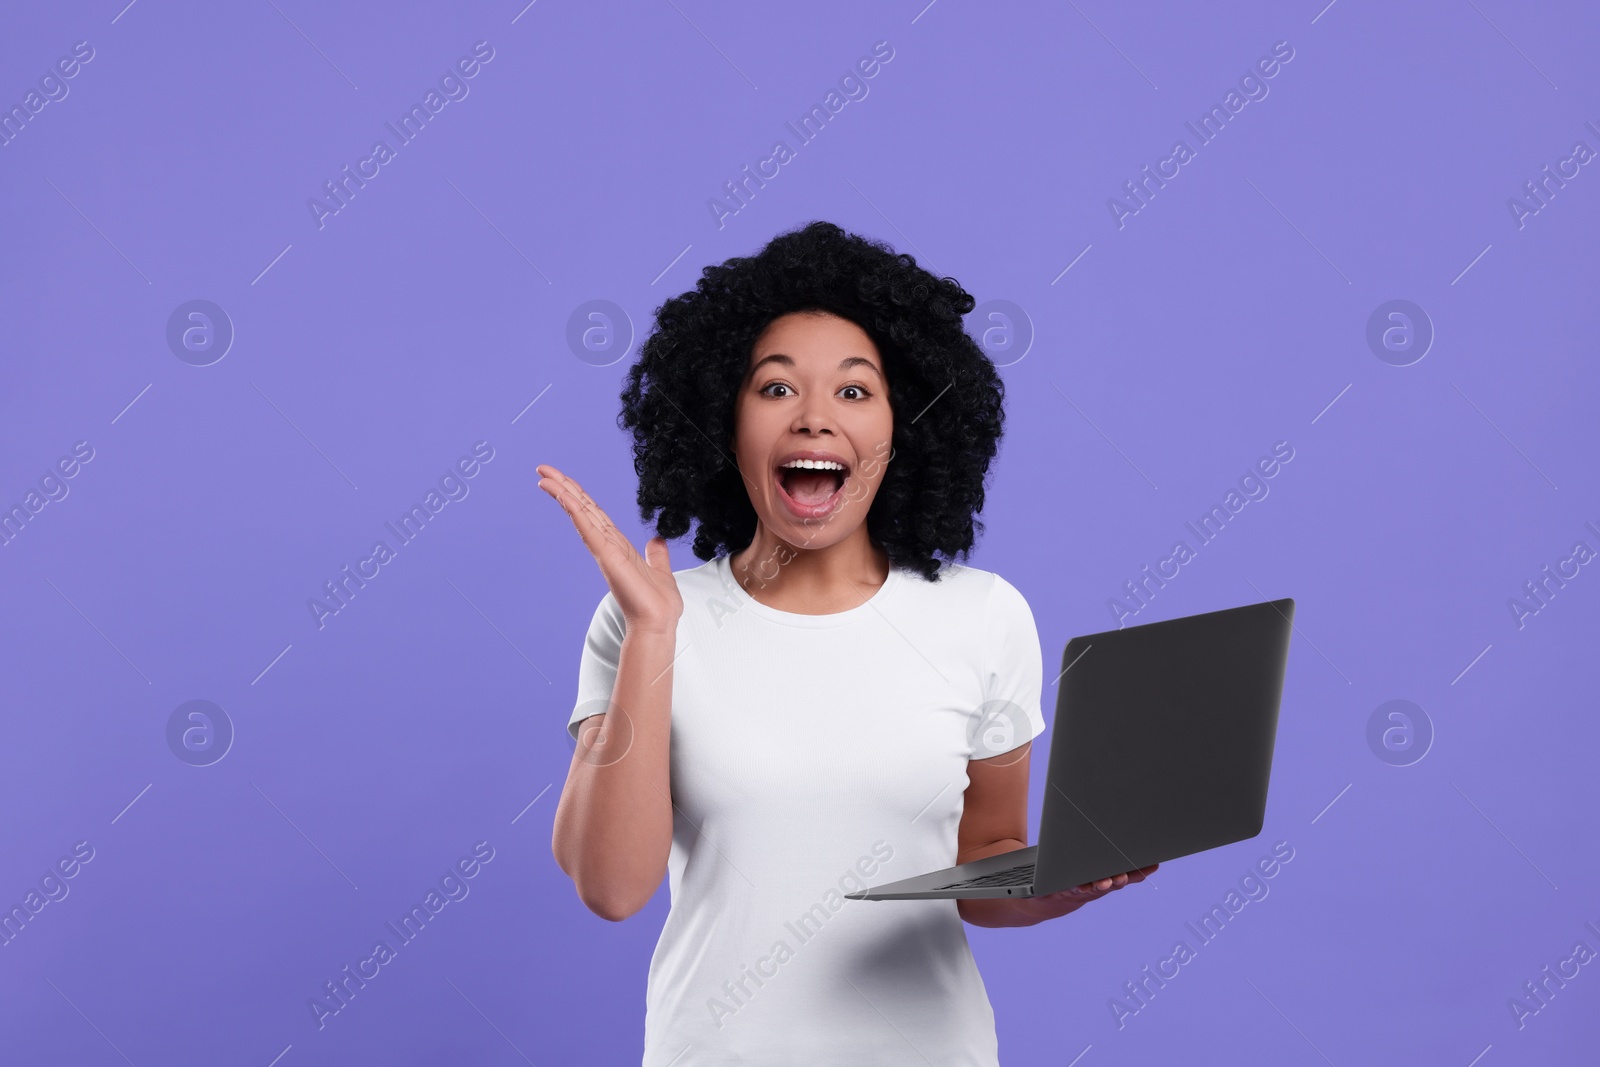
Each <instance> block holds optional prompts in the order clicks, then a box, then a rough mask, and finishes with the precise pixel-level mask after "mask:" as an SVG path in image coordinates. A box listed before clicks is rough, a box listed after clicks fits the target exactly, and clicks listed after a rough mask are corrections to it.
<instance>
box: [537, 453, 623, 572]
mask: <svg viewBox="0 0 1600 1067" xmlns="http://www.w3.org/2000/svg"><path fill="white" fill-rule="evenodd" d="M538 470H539V472H540V473H541V474H543V475H544V477H542V478H540V479H539V488H541V489H543V490H544V491H545V492H547V493H549V494H550V495H551V496H553V497H555V499H556V502H557V503H559V504H560V505H561V507H562V510H564V511H565V512H566V513H567V517H568V518H570V519H571V520H572V524H573V525H574V526H576V527H577V529H578V534H579V536H581V537H582V538H583V541H584V544H586V545H588V546H589V550H590V551H591V552H594V551H596V550H597V549H599V548H600V547H601V545H602V544H605V543H610V544H613V545H615V544H617V543H618V541H619V539H620V540H621V542H622V543H624V544H626V543H627V539H626V538H623V537H622V534H621V531H619V530H618V529H617V528H616V526H615V524H613V523H612V521H611V519H610V518H609V517H608V516H607V515H606V513H605V512H604V511H602V510H600V505H598V504H596V503H595V502H594V500H593V499H591V498H590V496H589V494H588V493H587V492H585V491H584V488H583V486H581V485H579V484H578V483H577V482H576V481H574V480H573V479H572V478H570V477H568V476H567V475H565V474H562V473H561V472H560V471H559V470H556V469H555V468H554V467H551V466H549V465H548V464H540V465H539V467H538ZM632 547H633V546H632V545H628V548H630V549H631V548H632Z"/></svg>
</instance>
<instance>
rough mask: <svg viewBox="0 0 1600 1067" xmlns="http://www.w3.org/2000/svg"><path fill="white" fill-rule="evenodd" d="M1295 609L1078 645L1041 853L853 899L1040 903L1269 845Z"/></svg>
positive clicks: (1060, 723) (1005, 856) (1273, 604)
mask: <svg viewBox="0 0 1600 1067" xmlns="http://www.w3.org/2000/svg"><path fill="white" fill-rule="evenodd" d="M1293 620H1294V601H1293V600H1292V599H1288V598H1285V599H1282V600H1269V601H1265V602H1263V603H1260V604H1247V605H1244V606H1242V607H1237V608H1227V609H1225V610H1222V611H1211V612H1206V613H1205V614H1203V615H1189V616H1186V617H1184V618H1181V619H1168V620H1166V621H1163V622H1152V623H1146V624H1144V625H1142V626H1129V627H1125V628H1123V629H1120V630H1107V631H1106V632H1104V633H1098V634H1087V635H1085V636H1082V637H1074V638H1073V639H1072V640H1070V641H1068V642H1067V647H1066V650H1065V651H1064V652H1063V653H1062V656H1061V674H1060V675H1059V678H1058V680H1059V682H1060V688H1059V689H1058V691H1057V695H1056V716H1055V723H1054V734H1055V736H1054V737H1053V738H1051V741H1050V765H1049V770H1048V771H1047V774H1046V779H1045V795H1044V810H1043V813H1042V814H1041V816H1040V820H1039V836H1038V838H1037V841H1038V843H1037V844H1035V845H1030V846H1028V847H1027V848H1021V849H1017V850H1016V851H1013V852H1003V853H1000V854H999V855H995V856H986V857H984V858H983V859H979V860H974V861H972V862H971V863H963V864H960V865H959V866H956V867H947V868H945V869H944V870H942V871H933V872H932V873H930V874H922V875H918V876H916V877H914V878H906V879H903V880H901V881H898V882H890V883H888V884H887V885H880V886H874V887H872V888H870V889H866V890H861V891H857V892H853V893H847V894H845V895H846V896H847V897H850V898H852V899H856V900H941V899H960V898H967V899H973V898H992V897H1032V896H1043V895H1044V894H1047V893H1055V892H1059V891H1061V890H1063V889H1070V888H1072V887H1074V886H1079V885H1084V884H1086V883H1088V882H1093V881H1096V880H1098V879H1101V878H1109V877H1111V876H1113V875H1118V874H1123V873H1125V872H1129V871H1135V870H1138V869H1140V868H1142V867H1148V866H1150V865H1151V864H1153V863H1164V862H1166V861H1167V860H1172V859H1177V858H1178V857H1180V856H1189V855H1193V854H1194V853H1196V852H1204V851H1206V850H1207V849H1212V848H1217V847H1219V846H1221V845H1227V844H1231V843H1233V842H1235V841H1244V840H1246V839H1248V838H1252V837H1255V836H1256V835H1257V834H1259V833H1261V827H1262V824H1263V822H1264V820H1265V818H1266V807H1267V780H1268V776H1269V775H1270V773H1271V771H1272V751H1273V744H1274V741H1275V739H1276V736H1277V730H1278V703H1279V701H1280V699H1281V698H1282V696H1283V677H1284V671H1285V669H1286V668H1287V666H1288V659H1289V636H1290V633H1291V623H1292V622H1293Z"/></svg>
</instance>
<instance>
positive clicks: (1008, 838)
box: [956, 741, 1040, 926]
mask: <svg viewBox="0 0 1600 1067" xmlns="http://www.w3.org/2000/svg"><path fill="white" fill-rule="evenodd" d="M1032 749H1033V742H1032V741H1029V742H1028V743H1027V744H1025V745H1023V746H1022V748H1021V749H1018V750H1014V751H1011V752H1005V753H1002V754H1001V755H998V756H991V757H990V758H988V759H975V760H968V761H967V791H966V793H965V795H964V798H963V802H962V803H963V807H962V811H961V825H960V826H959V827H958V828H957V830H956V862H957V863H971V862H972V861H973V860H981V859H983V858H984V857H985V856H993V855H995V854H996V853H999V852H1012V851H1015V850H1016V849H1019V848H1026V847H1027V845H1028V761H1029V758H1030V755H1031V753H1032ZM1018 903H1019V902H1018V901H1017V900H1015V899H1014V898H1009V897H998V898H995V899H993V900H957V901H956V911H957V912H958V913H959V914H960V915H961V917H962V918H963V919H965V920H966V921H967V922H969V923H971V924H972V925H974V926H1032V925H1033V924H1034V923H1036V922H1039V921H1040V920H1039V919H1035V918H1029V917H1028V916H1026V915H1024V914H1022V913H1020V912H1018V910H1017V908H1016V905H1017V904H1018Z"/></svg>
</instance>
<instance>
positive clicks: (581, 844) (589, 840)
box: [538, 464, 683, 922]
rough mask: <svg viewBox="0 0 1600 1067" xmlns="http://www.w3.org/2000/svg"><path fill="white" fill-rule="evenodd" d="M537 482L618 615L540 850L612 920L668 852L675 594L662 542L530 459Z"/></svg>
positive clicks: (650, 890) (678, 602)
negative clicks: (600, 692)
mask: <svg viewBox="0 0 1600 1067" xmlns="http://www.w3.org/2000/svg"><path fill="white" fill-rule="evenodd" d="M538 470H539V476H540V477H539V488H541V489H543V490H545V491H546V492H547V493H549V494H550V495H551V496H553V497H554V498H555V499H556V500H557V501H559V502H560V504H561V507H562V509H563V510H565V511H566V513H567V515H568V516H569V517H570V518H571V519H572V523H573V525H574V526H575V527H576V528H577V531H578V534H579V535H580V536H581V537H582V538H583V543H584V545H585V546H586V547H587V548H588V549H589V551H590V552H592V553H593V554H594V558H595V562H596V563H598V564H599V566H600V572H601V573H602V574H603V575H605V579H606V584H607V585H609V586H610V587H611V595H612V596H613V597H614V598H615V600H616V602H617V607H618V609H619V610H620V611H621V612H622V616H623V619H624V625H623V633H622V646H621V648H620V649H619V650H618V653H617V678H616V682H615V683H614V684H613V685H612V687H611V700H610V703H609V704H608V706H607V709H606V711H605V712H604V713H602V714H600V715H591V716H589V718H587V719H584V720H583V721H582V722H581V723H580V724H579V726H578V747H577V750H576V751H575V752H573V754H572V763H571V765H570V766H569V767H568V768H567V784H566V785H565V786H563V787H562V789H561V802H560V804H558V805H557V806H556V820H555V828H554V830H552V831H551V834H550V850H551V851H552V852H553V853H554V854H555V858H556V863H557V864H559V865H560V867H561V869H562V870H563V871H565V872H567V874H568V875H569V876H570V877H571V878H572V881H573V884H574V885H575V886H576V887H577V889H578V897H579V898H580V899H581V900H582V901H583V902H584V904H585V905H587V906H588V908H589V910H590V911H592V912H594V913H595V914H596V915H599V916H600V917H601V918H603V919H609V920H611V921H612V922H620V921H621V920H623V919H626V918H627V917H628V916H630V915H632V914H633V913H634V912H636V911H638V910H639V909H640V908H642V907H644V906H645V904H646V903H647V902H648V901H649V899H650V897H651V895H652V894H654V893H655V891H656V887H657V886H659V885H660V884H661V878H662V875H664V874H665V873H666V870H667V857H668V856H669V855H670V854H671V851H672V786H671V774H670V768H669V765H668V761H667V756H668V746H669V741H670V738H671V731H672V660H673V651H674V646H675V645H676V644H677V632H678V619H679V618H680V617H682V615H683V597H682V596H681V595H680V594H679V592H678V585H677V581H676V579H675V578H674V577H673V574H672V563H671V560H670V559H669V558H668V552H667V542H666V539H665V538H662V537H652V538H651V539H650V541H649V542H648V543H647V544H646V545H645V552H644V555H643V556H641V555H640V554H639V553H638V552H637V551H636V550H635V549H634V547H633V545H632V544H631V543H630V542H629V541H628V539H627V538H626V537H624V536H623V535H622V532H621V531H620V530H618V529H617V527H616V524H615V523H613V522H612V521H611V519H610V517H609V516H607V515H606V513H605V512H604V511H602V510H600V506H599V505H598V504H596V503H595V502H594V501H593V500H592V499H590V497H589V494H588V493H586V492H584V490H583V486H581V485H579V484H578V483H577V482H575V481H573V480H572V479H571V478H569V477H567V476H566V475H565V474H562V473H561V472H560V471H559V470H557V469H556V468H554V467H552V466H550V465H549V464H540V466H539V468H538Z"/></svg>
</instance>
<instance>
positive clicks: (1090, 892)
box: [1066, 863, 1160, 896]
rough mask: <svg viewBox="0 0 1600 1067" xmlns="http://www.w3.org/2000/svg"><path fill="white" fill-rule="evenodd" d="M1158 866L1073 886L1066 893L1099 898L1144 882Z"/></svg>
mask: <svg viewBox="0 0 1600 1067" xmlns="http://www.w3.org/2000/svg"><path fill="white" fill-rule="evenodd" d="M1159 866H1160V864H1154V863H1153V864H1151V865H1150V866H1148V867H1141V868H1139V869H1138V870H1136V871H1128V872H1127V873H1125V874H1116V875H1112V876H1111V877H1109V878H1099V879H1096V880H1095V881H1093V882H1085V883H1083V884H1082V885H1080V886H1074V887H1073V888H1072V889H1069V890H1067V891H1066V892H1068V893H1072V894H1076V895H1078V896H1099V895H1101V894H1105V893H1110V892H1113V891H1114V890H1118V889H1121V888H1122V887H1123V886H1125V885H1127V884H1129V883H1130V882H1142V881H1144V880H1145V878H1146V877H1148V876H1149V875H1150V874H1151V872H1153V871H1154V870H1155V869H1156V868H1157V867H1159Z"/></svg>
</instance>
